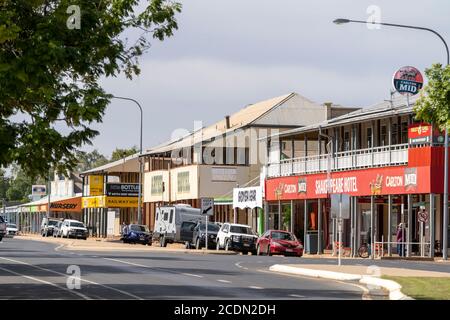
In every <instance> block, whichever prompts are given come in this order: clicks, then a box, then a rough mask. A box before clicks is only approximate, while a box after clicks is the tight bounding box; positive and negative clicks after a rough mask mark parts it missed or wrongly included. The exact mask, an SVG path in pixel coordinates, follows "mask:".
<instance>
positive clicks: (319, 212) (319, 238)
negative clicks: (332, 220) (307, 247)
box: [317, 198, 322, 254]
mask: <svg viewBox="0 0 450 320" xmlns="http://www.w3.org/2000/svg"><path fill="white" fill-rule="evenodd" d="M317 229H318V230H317V254H322V201H321V199H320V198H319V199H317Z"/></svg>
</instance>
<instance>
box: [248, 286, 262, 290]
mask: <svg viewBox="0 0 450 320" xmlns="http://www.w3.org/2000/svg"><path fill="white" fill-rule="evenodd" d="M249 288H250V289H256V290H261V289H264V288H261V287H257V286H249Z"/></svg>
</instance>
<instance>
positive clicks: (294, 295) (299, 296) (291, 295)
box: [289, 294, 305, 298]
mask: <svg viewBox="0 0 450 320" xmlns="http://www.w3.org/2000/svg"><path fill="white" fill-rule="evenodd" d="M289 297H294V298H304V297H305V296H302V295H300V294H290V295H289Z"/></svg>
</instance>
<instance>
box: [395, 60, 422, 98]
mask: <svg viewBox="0 0 450 320" xmlns="http://www.w3.org/2000/svg"><path fill="white" fill-rule="evenodd" d="M392 82H393V85H394V88H395V90H397V92H398V93H400V94H402V95H411V96H413V95H415V94H418V93H419V90H420V89H422V86H423V77H422V74H421V73H420V71H419V70H417V69H416V68H414V67H411V66H406V67H402V68H400V69H398V70H397V71H396V72H395V73H394V77H393V79H392Z"/></svg>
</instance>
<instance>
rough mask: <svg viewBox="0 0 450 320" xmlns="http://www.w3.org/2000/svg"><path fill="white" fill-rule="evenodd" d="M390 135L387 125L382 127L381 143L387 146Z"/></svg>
mask: <svg viewBox="0 0 450 320" xmlns="http://www.w3.org/2000/svg"><path fill="white" fill-rule="evenodd" d="M388 142H389V141H388V136H387V129H386V126H382V127H381V134H380V145H381V146H385V145H387V144H388Z"/></svg>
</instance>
